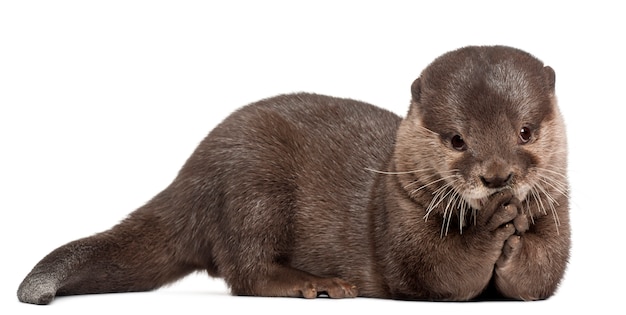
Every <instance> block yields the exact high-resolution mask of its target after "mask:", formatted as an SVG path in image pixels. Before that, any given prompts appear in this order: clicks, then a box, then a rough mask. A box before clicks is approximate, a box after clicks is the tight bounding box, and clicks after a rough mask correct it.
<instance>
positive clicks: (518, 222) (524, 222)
mask: <svg viewBox="0 0 626 315" xmlns="http://www.w3.org/2000/svg"><path fill="white" fill-rule="evenodd" d="M528 222H529V220H528V216H527V215H526V214H524V213H520V214H519V215H518V216H517V217H515V219H513V225H515V233H516V234H518V235H521V234H523V233H524V232H526V231H528V228H529V226H530V224H529V223H528Z"/></svg>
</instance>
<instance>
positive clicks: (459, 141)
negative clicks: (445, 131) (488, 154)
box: [450, 135, 467, 151]
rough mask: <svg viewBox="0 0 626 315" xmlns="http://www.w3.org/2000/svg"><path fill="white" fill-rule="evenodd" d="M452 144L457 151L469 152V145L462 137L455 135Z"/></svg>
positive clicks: (451, 140)
mask: <svg viewBox="0 0 626 315" xmlns="http://www.w3.org/2000/svg"><path fill="white" fill-rule="evenodd" d="M450 144H451V145H452V148H454V149H455V150H457V151H465V150H467V145H466V144H465V141H464V140H463V138H462V137H461V136H460V135H454V136H453V137H452V139H450Z"/></svg>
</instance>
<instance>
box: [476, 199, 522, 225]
mask: <svg viewBox="0 0 626 315" xmlns="http://www.w3.org/2000/svg"><path fill="white" fill-rule="evenodd" d="M518 209H519V201H518V200H517V199H516V198H515V197H513V194H512V193H511V191H509V190H506V191H502V192H499V193H497V194H495V195H493V196H492V197H491V199H490V200H489V202H488V203H487V204H486V205H485V207H484V208H483V210H482V211H483V212H484V218H483V221H485V225H486V227H487V229H488V230H489V231H496V230H497V229H498V228H500V227H502V226H504V225H506V224H508V223H509V222H511V221H513V219H515V218H516V217H517V216H518V213H519V211H518Z"/></svg>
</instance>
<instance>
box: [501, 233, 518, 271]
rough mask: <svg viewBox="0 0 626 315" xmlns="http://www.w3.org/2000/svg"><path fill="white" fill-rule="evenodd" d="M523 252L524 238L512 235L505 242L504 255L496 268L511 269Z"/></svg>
mask: <svg viewBox="0 0 626 315" xmlns="http://www.w3.org/2000/svg"><path fill="white" fill-rule="evenodd" d="M521 250H522V237H521V236H519V235H511V236H509V238H508V239H507V240H506V241H505V242H504V246H503V247H502V255H501V256H500V258H499V259H498V261H497V262H496V267H497V268H499V269H507V268H508V267H510V265H511V264H512V262H513V261H515V260H516V259H517V258H518V257H519V255H520V252H521Z"/></svg>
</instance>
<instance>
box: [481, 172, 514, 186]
mask: <svg viewBox="0 0 626 315" xmlns="http://www.w3.org/2000/svg"><path fill="white" fill-rule="evenodd" d="M512 178H513V173H509V174H508V175H507V176H500V175H495V176H489V177H485V176H481V177H480V181H481V182H482V183H483V185H485V187H487V188H502V187H504V186H506V185H508V184H509V183H510V182H511V179H512Z"/></svg>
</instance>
